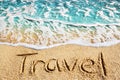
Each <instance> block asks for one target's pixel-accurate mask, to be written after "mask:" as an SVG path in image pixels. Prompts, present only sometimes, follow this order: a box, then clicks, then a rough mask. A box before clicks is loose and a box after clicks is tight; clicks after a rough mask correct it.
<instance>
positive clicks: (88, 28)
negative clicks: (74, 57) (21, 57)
mask: <svg viewBox="0 0 120 80" xmlns="http://www.w3.org/2000/svg"><path fill="white" fill-rule="evenodd" d="M0 22H1V23H0V42H1V43H3V42H7V43H10V44H11V43H12V44H17V43H22V44H26V43H27V44H31V45H34V46H36V45H37V46H42V47H46V46H52V45H58V44H63V43H73V44H74V43H75V44H83V45H84V44H88V45H90V44H98V43H105V42H110V41H113V40H116V41H118V42H119V40H120V0H0ZM33 36H34V37H33ZM23 38H25V39H23ZM99 45H100V44H99Z"/></svg>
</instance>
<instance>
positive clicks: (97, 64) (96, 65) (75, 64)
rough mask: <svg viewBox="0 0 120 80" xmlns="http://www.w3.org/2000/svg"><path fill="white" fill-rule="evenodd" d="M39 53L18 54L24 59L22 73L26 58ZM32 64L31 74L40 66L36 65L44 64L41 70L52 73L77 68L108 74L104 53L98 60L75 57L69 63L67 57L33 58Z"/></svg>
mask: <svg viewBox="0 0 120 80" xmlns="http://www.w3.org/2000/svg"><path fill="white" fill-rule="evenodd" d="M37 54H38V53H27V54H18V55H17V56H19V57H23V60H22V61H21V69H20V74H24V72H25V67H26V59H27V57H29V56H33V55H37ZM31 63H32V65H30V69H29V71H28V72H29V74H35V72H36V71H37V69H38V67H36V66H38V65H39V66H40V67H41V66H42V69H41V70H44V71H45V72H47V73H52V72H54V71H58V72H66V71H68V72H72V71H74V70H75V69H76V70H77V71H80V72H83V73H87V74H96V73H99V74H100V75H101V74H102V76H107V72H106V68H105V62H104V58H103V54H102V53H100V54H99V55H98V59H97V60H93V59H90V58H85V59H83V60H79V59H74V60H73V61H72V64H69V61H67V60H66V59H63V60H59V59H55V58H51V59H48V60H47V61H45V60H41V59H39V60H33V61H32V62H31Z"/></svg>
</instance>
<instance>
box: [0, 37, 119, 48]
mask: <svg viewBox="0 0 120 80" xmlns="http://www.w3.org/2000/svg"><path fill="white" fill-rule="evenodd" d="M118 43H120V40H112V41H108V42H104V43H94V44H92V43H87V42H85V41H83V40H80V39H76V40H71V41H68V42H66V43H60V44H54V45H50V46H40V45H33V44H27V43H16V44H13V43H8V42H0V44H1V45H10V46H15V47H16V46H24V47H27V48H33V49H39V50H40V49H48V48H53V47H57V46H61V45H67V44H76V45H80V46H91V47H107V46H112V45H115V44H118Z"/></svg>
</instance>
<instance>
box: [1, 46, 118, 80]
mask: <svg viewBox="0 0 120 80" xmlns="http://www.w3.org/2000/svg"><path fill="white" fill-rule="evenodd" d="M119 75H120V44H117V45H113V46H109V47H100V48H98V47H87V46H79V45H64V46H58V47H54V48H49V49H44V50H35V49H30V48H25V47H22V46H17V47H13V46H8V45H0V80H120V76H119Z"/></svg>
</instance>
